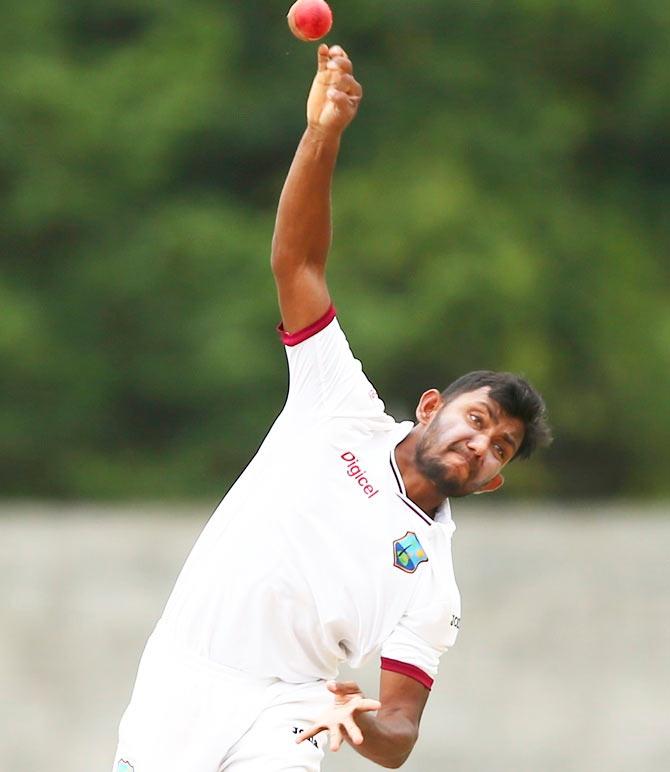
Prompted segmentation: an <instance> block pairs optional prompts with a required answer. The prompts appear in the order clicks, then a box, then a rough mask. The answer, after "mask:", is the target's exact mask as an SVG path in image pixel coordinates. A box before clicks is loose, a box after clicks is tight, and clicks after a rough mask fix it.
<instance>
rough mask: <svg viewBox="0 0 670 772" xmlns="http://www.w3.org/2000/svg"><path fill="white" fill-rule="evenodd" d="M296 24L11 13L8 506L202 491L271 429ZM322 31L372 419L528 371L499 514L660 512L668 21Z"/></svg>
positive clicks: (212, 4) (335, 283) (339, 284)
mask: <svg viewBox="0 0 670 772" xmlns="http://www.w3.org/2000/svg"><path fill="white" fill-rule="evenodd" d="M289 4H290V3H289V2H288V0H287V2H286V3H280V2H278V1H277V0H263V2H261V1H260V0H237V1H235V0H233V2H222V1H221V0H191V2H188V3H187V2H183V1H182V0H170V1H169V2H168V0H151V2H150V1H149V0H108V2H106V3H94V2H92V1H91V0H70V2H68V3H62V2H56V0H30V2H29V3H11V2H2V3H1V5H2V10H3V26H2V30H1V31H0V61H1V63H2V72H3V77H2V79H0V135H1V137H2V140H1V142H0V204H1V213H2V214H1V216H0V217H1V220H0V225H1V228H0V312H1V319H2V324H1V325H0V384H1V388H0V490H1V491H2V494H3V495H29V496H60V497H151V498H160V497H176V496H193V495H197V496H200V495H206V496H214V495H216V494H222V493H223V492H224V491H225V486H226V485H227V484H228V483H229V482H230V481H231V479H233V478H234V477H235V476H236V474H237V473H238V472H239V470H240V469H241V468H242V467H243V466H244V464H245V463H246V461H247V460H248V458H249V457H250V455H251V453H253V450H254V448H255V447H256V446H257V444H258V443H259V441H260V439H261V438H262V436H263V434H264V433H265V431H266V430H267V427H268V425H269V424H270V422H271V421H272V418H273V416H274V415H276V413H277V412H278V411H279V409H280V408H281V405H282V403H283V398H284V394H285V389H286V373H285V365H284V357H283V352H282V350H281V346H280V345H278V342H277V340H276V338H275V335H274V333H273V326H274V324H275V322H276V316H277V311H276V303H275V299H274V288H273V284H272V279H271V276H270V271H269V262H268V258H269V244H270V238H271V234H272V222H273V215H274V207H275V205H276V200H277V197H278V194H279V191H280V188H281V183H282V180H283V177H284V175H285V173H286V171H287V168H288V165H289V162H290V159H291V156H292V153H293V150H294V148H295V145H296V143H297V140H298V139H299V136H300V133H301V131H302V127H303V124H304V98H305V95H306V92H307V88H308V85H309V82H310V80H311V77H312V71H313V67H314V56H315V46H309V45H305V44H303V43H299V42H298V41H296V40H294V39H293V38H292V37H291V36H290V34H289V32H288V30H287V28H286V25H285V20H284V15H285V13H286V10H287V8H288V5H289ZM333 9H334V12H335V17H336V26H335V28H334V30H333V33H332V34H331V36H330V38H329V39H330V40H331V41H332V42H335V41H337V42H341V43H342V44H343V45H345V47H346V48H347V49H348V51H349V53H350V54H351V56H352V58H353V59H354V63H355V66H356V72H357V75H358V77H359V79H360V80H361V81H362V83H363V84H364V87H365V89H366V96H365V100H364V105H363V107H362V109H361V113H360V115H359V117H358V119H357V121H356V122H355V124H354V126H352V127H351V128H350V130H349V132H348V135H347V137H346V141H345V143H344V148H343V153H342V158H341V162H340V168H339V171H338V177H337V181H336V189H335V227H336V232H335V244H334V249H333V255H332V261H331V270H330V281H331V285H332V290H333V295H334V297H335V300H336V302H337V304H338V307H339V310H340V316H341V318H342V320H343V323H344V325H345V327H346V329H347V330H348V333H349V337H350V340H351V341H352V345H353V347H354V350H355V351H356V352H357V354H358V355H359V356H360V358H361V359H362V360H363V362H364V363H365V365H366V369H367V371H368V373H369V375H370V377H371V378H372V379H373V381H374V382H375V383H376V384H377V386H378V388H379V390H380V392H381V393H382V394H383V395H384V396H385V398H386V401H387V404H388V405H389V407H390V409H391V410H392V412H395V413H396V414H397V415H398V416H399V417H407V416H409V415H411V414H412V412H413V406H414V403H415V401H416V398H417V396H418V394H419V393H420V392H421V391H422V390H423V389H425V388H427V387H429V386H433V385H435V386H438V387H441V386H443V385H445V384H446V383H447V382H448V381H449V380H451V379H453V378H454V377H456V376H457V375H459V374H461V373H462V372H464V371H466V370H470V369H474V368H481V367H490V368H496V369H508V370H514V371H520V372H522V373H524V374H526V375H527V377H528V378H529V379H530V380H531V381H533V382H534V383H535V384H536V385H537V386H538V387H539V388H540V389H541V390H542V391H543V392H544V394H545V396H546V399H547V402H548V404H549V407H550V412H551V417H552V422H553V424H554V427H555V433H556V435H557V439H556V442H555V444H554V446H553V448H552V449H551V450H550V451H549V452H547V453H545V454H542V456H541V457H538V458H537V459H536V460H533V461H531V462H529V463H527V464H519V465H513V466H512V467H511V468H510V470H509V477H510V478H511V480H512V482H513V484H512V485H511V486H510V488H511V489H512V494H514V495H519V494H523V495H549V496H560V495H565V496H579V495H591V496H603V495H631V496H632V495H636V496H639V495H650V496H652V495H667V494H668V493H670V476H668V474H667V471H666V469H665V464H662V463H661V459H662V458H666V459H667V458H668V453H667V444H668V437H669V436H670V401H669V400H668V398H667V390H668V385H669V376H670V302H669V300H670V293H669V285H670V265H669V262H668V246H669V245H670V217H668V214H667V212H668V211H669V210H670V6H668V3H667V0H647V2H644V3H642V2H635V1H634V2H630V0H628V2H624V0H608V1H607V2H599V3H596V2H593V0H515V2H511V1H510V0H502V1H501V0H498V1H497V2H491V0H474V1H473V0H451V1H450V2H448V3H445V2H444V0H422V1H421V2H418V3H417V2H414V3H408V2H399V1H398V0H383V1H382V0H333ZM296 463H299V460H298V459H297V460H296ZM507 495H510V494H507Z"/></svg>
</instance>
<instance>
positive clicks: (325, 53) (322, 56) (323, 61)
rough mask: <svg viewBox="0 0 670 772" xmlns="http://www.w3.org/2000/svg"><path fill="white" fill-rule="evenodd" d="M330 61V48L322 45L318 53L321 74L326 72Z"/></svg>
mask: <svg viewBox="0 0 670 772" xmlns="http://www.w3.org/2000/svg"><path fill="white" fill-rule="evenodd" d="M329 61H330V54H329V49H328V46H327V45H326V44H325V43H321V45H320V46H319V50H318V52H317V63H318V68H319V72H325V71H326V68H327V67H328V62H329Z"/></svg>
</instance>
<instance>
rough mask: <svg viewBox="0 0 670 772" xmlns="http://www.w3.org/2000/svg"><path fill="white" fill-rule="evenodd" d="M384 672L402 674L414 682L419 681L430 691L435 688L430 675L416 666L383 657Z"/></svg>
mask: <svg viewBox="0 0 670 772" xmlns="http://www.w3.org/2000/svg"><path fill="white" fill-rule="evenodd" d="M382 670H388V671H390V672H391V673H400V675H404V676H407V677H408V678H412V679H413V680H414V681H418V682H419V683H420V684H421V685H422V686H425V687H426V689H428V691H430V690H431V688H432V686H433V679H432V678H431V677H430V676H429V675H428V673H425V672H424V671H423V670H421V668H419V667H417V666H416V665H410V664H409V663H408V662H400V661H399V660H397V659H389V657H382Z"/></svg>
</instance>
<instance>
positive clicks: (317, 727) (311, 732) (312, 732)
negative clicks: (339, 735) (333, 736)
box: [295, 724, 328, 745]
mask: <svg viewBox="0 0 670 772" xmlns="http://www.w3.org/2000/svg"><path fill="white" fill-rule="evenodd" d="M324 729H328V727H327V726H326V725H325V724H314V726H313V727H312V728H311V729H308V730H307V731H305V732H301V733H300V734H299V735H298V736H297V737H296V738H295V742H296V745H300V743H301V742H304V741H305V740H309V739H310V738H311V737H315V736H316V735H317V734H319V732H323V730H324Z"/></svg>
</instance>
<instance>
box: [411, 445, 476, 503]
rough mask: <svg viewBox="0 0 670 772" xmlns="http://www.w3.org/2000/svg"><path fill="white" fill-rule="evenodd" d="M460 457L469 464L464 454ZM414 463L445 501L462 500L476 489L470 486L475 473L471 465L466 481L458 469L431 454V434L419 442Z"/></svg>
mask: <svg viewBox="0 0 670 772" xmlns="http://www.w3.org/2000/svg"><path fill="white" fill-rule="evenodd" d="M450 450H454V451H455V452H458V451H457V450H456V449H452V448H450ZM460 455H461V457H462V458H463V459H464V462H467V459H466V458H465V456H464V455H463V454H460ZM414 463H415V465H416V468H417V470H418V471H419V473H420V474H422V475H423V476H424V477H425V478H426V479H427V480H430V482H431V483H433V485H434V486H435V488H436V489H437V490H438V492H439V493H440V495H441V496H443V497H444V498H445V499H446V498H462V497H463V496H467V495H468V494H470V493H472V491H473V490H475V489H476V488H473V487H472V485H468V483H469V482H470V480H471V477H472V473H473V470H472V468H471V466H470V464H469V463H468V474H467V476H466V477H465V479H463V476H462V475H461V474H459V472H458V467H456V468H453V467H450V466H449V464H448V463H447V462H446V461H443V460H442V459H441V458H437V457H436V456H435V455H433V454H432V453H431V436H430V432H427V433H426V434H424V435H423V437H421V439H420V440H419V441H418V442H417V445H416V449H415V452H414Z"/></svg>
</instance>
